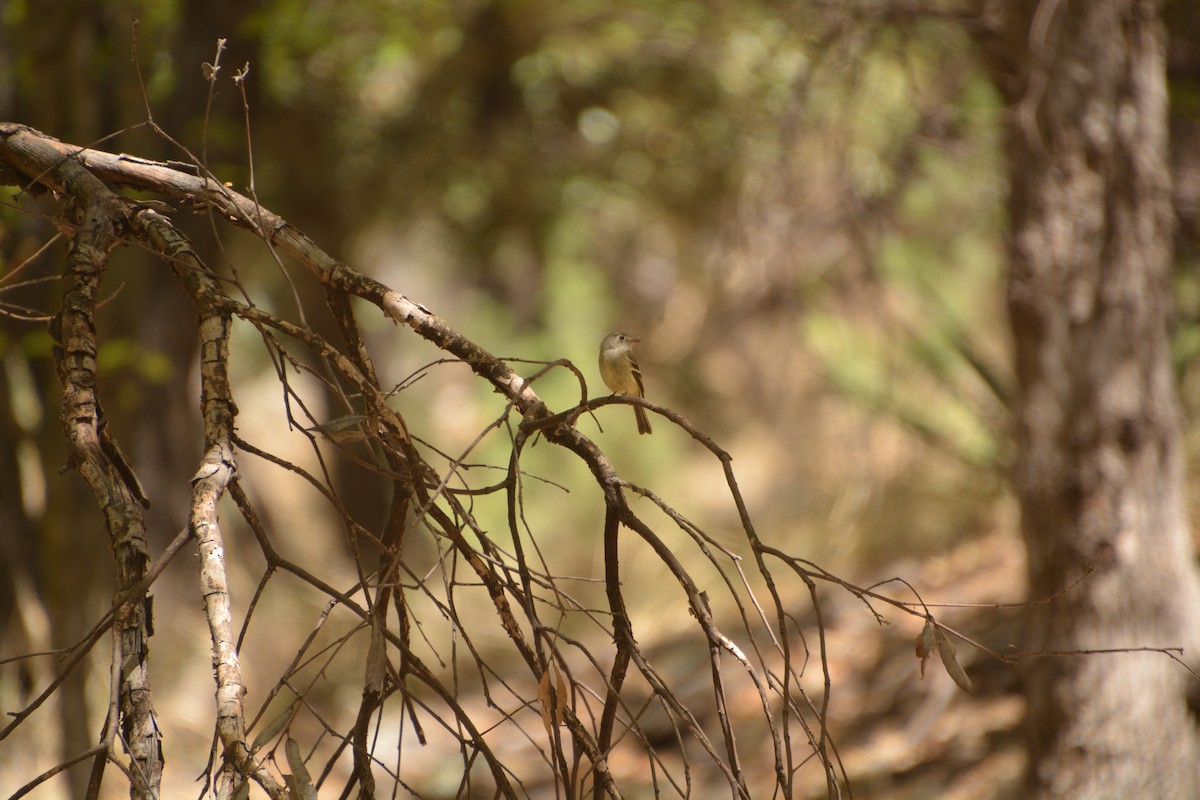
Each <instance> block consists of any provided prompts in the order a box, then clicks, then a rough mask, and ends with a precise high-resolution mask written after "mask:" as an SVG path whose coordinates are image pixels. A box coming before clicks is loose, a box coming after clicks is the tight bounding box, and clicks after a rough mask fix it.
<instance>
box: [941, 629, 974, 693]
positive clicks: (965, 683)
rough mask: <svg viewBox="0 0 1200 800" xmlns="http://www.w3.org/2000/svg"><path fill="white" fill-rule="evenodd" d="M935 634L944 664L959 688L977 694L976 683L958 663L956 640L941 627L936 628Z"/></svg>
mask: <svg viewBox="0 0 1200 800" xmlns="http://www.w3.org/2000/svg"><path fill="white" fill-rule="evenodd" d="M933 635H934V638H935V639H936V640H937V651H938V655H939V656H941V658H942V666H944V667H945V668H946V672H948V673H950V677H951V678H953V679H954V682H955V683H957V684H958V688H960V689H962V690H963V691H964V692H966V693H967V694H975V684H973V683H971V679H970V678H968V677H967V673H966V671H965V670H964V669H963V668H962V665H961V664H959V663H958V655H957V654H956V653H955V651H954V642H952V641H951V640H950V637H948V636H946V634H945V633H943V632H942V629H941V628H935V629H934V632H933Z"/></svg>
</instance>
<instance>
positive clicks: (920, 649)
mask: <svg viewBox="0 0 1200 800" xmlns="http://www.w3.org/2000/svg"><path fill="white" fill-rule="evenodd" d="M934 646H935V645H934V638H933V620H929V619H927V620H925V627H924V628H922V629H921V633H920V634H919V635H918V636H917V648H916V649H917V658H919V659H921V679H922V680H924V679H925V663H926V662H927V661H929V657H930V656H932V655H933V648H934Z"/></svg>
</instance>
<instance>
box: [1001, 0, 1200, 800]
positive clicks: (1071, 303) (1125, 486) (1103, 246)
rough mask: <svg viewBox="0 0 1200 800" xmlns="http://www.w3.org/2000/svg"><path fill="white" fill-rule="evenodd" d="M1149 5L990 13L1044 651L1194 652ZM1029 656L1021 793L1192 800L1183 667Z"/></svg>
mask: <svg viewBox="0 0 1200 800" xmlns="http://www.w3.org/2000/svg"><path fill="white" fill-rule="evenodd" d="M1158 11H1159V9H1158V6H1157V4H1156V3H1155V2H1151V1H1150V0H1063V1H1062V2H1058V3H1052V2H1039V1H1035V0H1022V1H1021V2H1011V3H1009V4H1008V5H1007V8H1006V14H1007V18H1006V20H1005V31H1004V33H1005V36H1004V38H1005V39H1006V40H1007V41H1005V42H1004V44H1003V52H1004V53H1005V55H1006V56H1007V58H1008V59H1009V61H1008V64H1009V66H1008V67H1007V68H1005V69H1003V74H1001V75H999V76H998V77H999V78H1000V81H999V82H1000V84H1001V86H1002V89H1003V91H1005V93H1006V94H1007V98H1006V99H1007V100H1008V101H1009V108H1010V115H1009V122H1008V130H1007V143H1008V156H1009V159H1010V175H1011V197H1010V206H1009V210H1010V214H1011V220H1010V221H1011V241H1010V245H1009V246H1010V260H1011V264H1010V270H1011V272H1010V275H1009V287H1008V290H1009V295H1008V303H1009V313H1010V317H1011V323H1012V330H1013V335H1014V337H1015V344H1016V362H1017V373H1018V382H1019V389H1020V393H1019V399H1018V405H1017V408H1016V439H1017V447H1018V458H1017V463H1016V465H1015V469H1014V474H1013V484H1014V488H1015V490H1016V493H1017V496H1018V498H1019V500H1020V505H1021V513H1022V524H1023V529H1024V536H1025V541H1026V545H1027V548H1028V556H1029V581H1030V591H1031V596H1032V597H1033V598H1035V599H1036V598H1042V597H1049V596H1052V595H1055V594H1056V593H1060V592H1061V593H1062V594H1061V595H1060V596H1058V597H1057V598H1056V599H1055V600H1054V601H1053V602H1051V603H1048V604H1045V605H1040V606H1037V607H1035V608H1033V609H1031V612H1030V613H1031V615H1032V620H1031V623H1032V624H1031V627H1030V635H1031V637H1032V641H1030V642H1028V643H1027V644H1028V645H1029V646H1030V647H1031V648H1032V649H1034V650H1038V651H1055V652H1061V651H1075V650H1096V649H1108V648H1118V649H1119V648H1142V647H1151V648H1153V647H1184V648H1187V657H1189V658H1193V657H1194V655H1195V647H1196V645H1197V644H1200V582H1198V579H1197V572H1196V569H1195V564H1194V560H1193V552H1192V546H1191V542H1190V537H1189V531H1188V522H1187V518H1186V514H1185V508H1184V496H1183V462H1182V453H1181V449H1180V448H1181V442H1180V422H1179V412H1178V407H1177V402H1176V396H1175V387H1174V382H1173V375H1172V371H1171V363H1170V348H1169V344H1170V343H1169V338H1168V332H1167V324H1168V315H1169V296H1168V289H1169V285H1168V279H1169V271H1170V267H1171V261H1172V225H1173V215H1172V209H1171V205H1170V197H1171V195H1170V174H1169V171H1168V169H1167V94H1166V75H1165V66H1164V53H1165V32H1164V29H1163V26H1162V23H1161V20H1160V18H1159V16H1158ZM1089 570H1094V572H1092V573H1091V574H1090V575H1088V577H1086V578H1085V579H1084V580H1083V581H1082V582H1080V583H1079V584H1078V585H1075V586H1073V587H1072V584H1074V583H1075V582H1076V581H1077V580H1079V579H1080V578H1081V577H1082V576H1084V575H1085V574H1087V573H1088V571H1089ZM1068 587H1072V588H1068ZM1027 663H1028V664H1029V669H1028V673H1027V698H1028V702H1029V710H1028V726H1029V730H1028V734H1029V736H1028V744H1029V754H1030V763H1029V772H1028V781H1029V789H1030V795H1031V796H1036V797H1043V798H1060V797H1061V798H1067V797H1070V798H1128V797H1161V798H1183V797H1200V731H1198V728H1197V720H1196V718H1195V716H1194V715H1193V713H1192V711H1190V710H1189V707H1188V703H1187V693H1188V689H1189V684H1190V683H1192V682H1194V681H1195V678H1194V677H1193V676H1191V675H1190V674H1189V673H1188V672H1187V671H1186V670H1185V669H1184V668H1183V667H1181V666H1180V665H1179V664H1178V663H1176V662H1174V661H1172V660H1171V659H1170V658H1168V657H1167V656H1166V655H1163V654H1161V653H1156V652H1134V653H1118V654H1098V655H1066V656H1047V657H1042V658H1037V659H1033V660H1031V661H1029V662H1027ZM1191 688H1194V687H1191Z"/></svg>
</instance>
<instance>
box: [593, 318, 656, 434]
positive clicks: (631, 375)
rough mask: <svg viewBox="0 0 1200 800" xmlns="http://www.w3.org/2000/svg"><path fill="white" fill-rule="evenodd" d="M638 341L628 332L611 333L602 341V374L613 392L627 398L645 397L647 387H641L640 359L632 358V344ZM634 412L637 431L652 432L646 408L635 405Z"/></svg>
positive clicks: (605, 382)
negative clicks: (638, 361)
mask: <svg viewBox="0 0 1200 800" xmlns="http://www.w3.org/2000/svg"><path fill="white" fill-rule="evenodd" d="M638 341H639V340H638V339H634V338H633V337H632V336H630V335H629V334H627V333H610V334H609V335H608V336H605V337H604V341H603V342H601V343H600V377H601V378H603V379H604V385H605V386H607V387H608V388H609V389H611V390H612V393H613V394H620V395H626V396H627V397H645V396H646V390H645V388H644V387H643V386H642V371H641V370H640V369H638V363H637V359H636V358H634V357H633V345H634V344H636V343H637V342H638ZM633 413H634V414H635V415H636V416H637V426H638V433H642V434H645V433H650V420H649V418H648V417H647V416H646V409H644V408H642V407H641V406H634V407H633Z"/></svg>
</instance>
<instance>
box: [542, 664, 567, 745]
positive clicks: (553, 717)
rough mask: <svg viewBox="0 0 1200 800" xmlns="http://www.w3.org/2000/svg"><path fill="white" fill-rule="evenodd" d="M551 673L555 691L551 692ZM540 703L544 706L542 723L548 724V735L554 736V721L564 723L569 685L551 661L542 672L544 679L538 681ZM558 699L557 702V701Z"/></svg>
mask: <svg viewBox="0 0 1200 800" xmlns="http://www.w3.org/2000/svg"><path fill="white" fill-rule="evenodd" d="M551 673H553V680H554V693H553V695H552V694H551V693H550V681H551ZM537 697H538V703H540V704H541V706H542V724H543V725H545V726H546V735H547V736H550V737H551V738H553V736H554V730H553V728H554V723H555V721H557V722H558V723H560V724H561V723H562V718H563V713H562V712H563V709H564V708H566V705H567V685H566V682H565V681H563V676H562V673H561V672H559V671H558V668H557V667H555V666H554V662H553V661H551V662H550V663H548V664H547V665H546V669H545V670H544V671H543V672H542V679H541V680H540V681H538V693H537ZM555 699H556V700H557V703H556V702H555Z"/></svg>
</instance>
